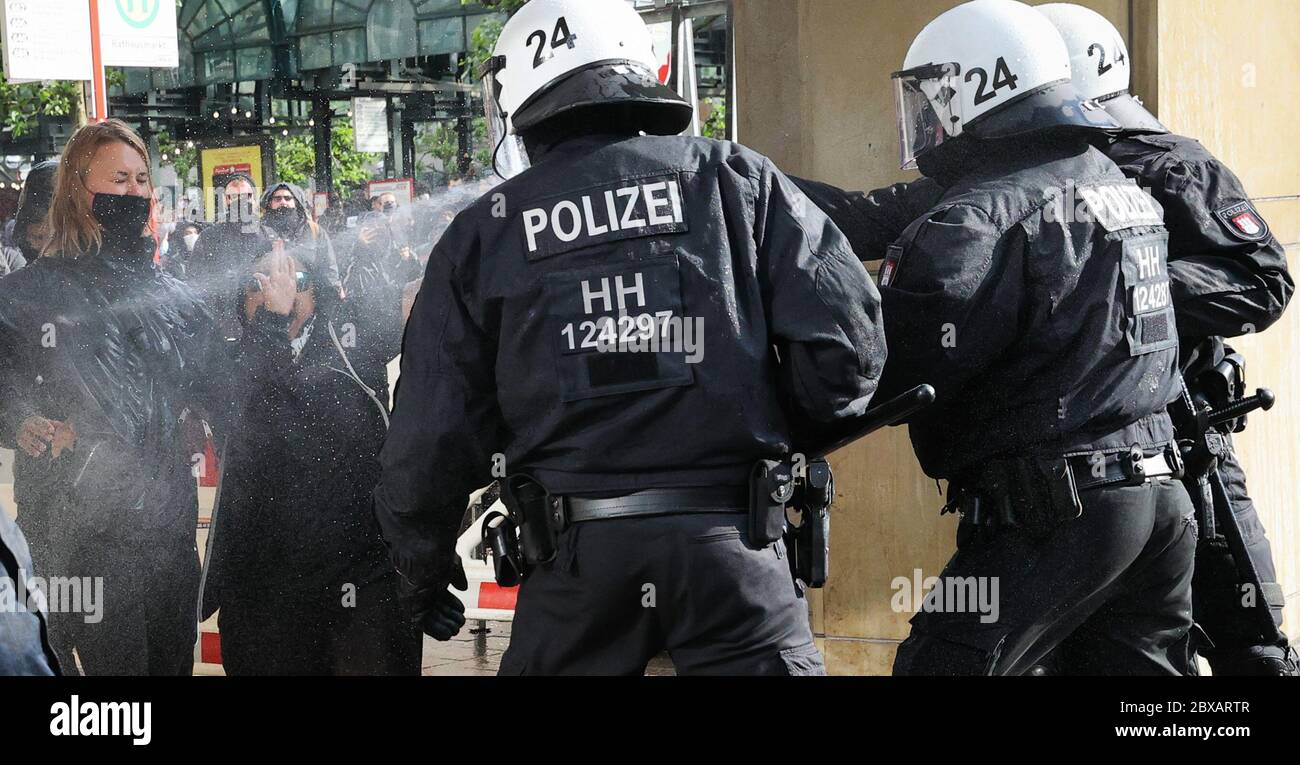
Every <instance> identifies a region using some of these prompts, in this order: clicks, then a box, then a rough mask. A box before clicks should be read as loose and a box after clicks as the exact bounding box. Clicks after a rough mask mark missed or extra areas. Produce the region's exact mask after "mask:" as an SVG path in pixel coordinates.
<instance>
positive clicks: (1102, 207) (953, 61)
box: [801, 0, 1196, 674]
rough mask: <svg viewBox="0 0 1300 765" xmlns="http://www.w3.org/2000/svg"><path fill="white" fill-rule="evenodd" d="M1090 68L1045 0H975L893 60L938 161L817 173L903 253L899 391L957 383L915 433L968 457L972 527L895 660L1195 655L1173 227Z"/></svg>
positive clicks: (814, 194)
mask: <svg viewBox="0 0 1300 765" xmlns="http://www.w3.org/2000/svg"><path fill="white" fill-rule="evenodd" d="M1069 78H1070V70H1069V61H1068V56H1067V54H1066V52H1065V47H1064V43H1063V42H1062V41H1061V40H1060V38H1059V36H1058V35H1056V34H1054V30H1053V29H1052V28H1051V26H1050V24H1048V23H1046V20H1045V19H1044V18H1043V17H1042V16H1039V15H1038V14H1036V13H1035V12H1034V11H1033V9H1031V8H1029V7H1028V6H1025V5H1022V4H1020V3H1016V2H1011V0H977V1H976V2H972V3H967V4H965V5H962V6H958V7H957V8H955V9H953V10H951V11H949V12H947V13H945V14H943V15H941V16H939V17H938V18H937V19H935V20H934V21H933V22H931V24H930V25H929V26H927V27H926V28H925V29H924V30H923V31H922V32H921V33H920V34H919V35H918V36H917V38H916V40H915V41H914V42H913V44H912V47H911V50H910V51H909V53H908V56H907V60H906V61H905V64H904V70H903V71H901V72H898V73H896V74H895V76H894V80H895V85H896V92H897V94H898V98H899V107H900V120H901V122H900V128H901V130H900V135H901V138H902V141H903V145H904V159H905V162H906V161H907V160H909V159H913V158H914V159H915V161H916V164H917V165H918V166H919V168H920V170H921V171H922V172H923V173H924V174H925V176H926V178H925V179H924V180H922V181H920V182H918V183H916V184H911V185H907V186H905V185H898V186H894V187H891V188H889V189H884V190H881V191H878V192H873V193H872V194H871V195H867V196H862V195H845V194H844V193H843V192H838V190H836V189H833V187H829V186H825V185H822V184H816V183H810V182H801V188H803V190H804V191H805V192H806V193H807V194H808V195H809V197H811V198H812V199H813V201H814V202H816V203H817V204H818V205H819V206H822V207H823V208H824V209H827V210H828V211H830V212H831V215H832V218H833V219H835V220H836V222H837V223H841V222H842V223H841V225H842V226H843V227H844V229H845V231H846V232H847V233H848V235H849V237H850V239H851V241H853V242H854V244H855V249H857V250H858V254H859V256H860V257H863V258H864V259H872V258H873V257H880V258H882V263H881V266H880V274H879V279H880V286H881V294H882V300H883V301H884V306H885V314H886V316H887V323H886V329H887V333H888V341H889V348H890V360H889V363H888V364H887V365H886V370H885V375H884V377H883V378H882V382H881V392H880V394H879V395H881V396H887V395H889V394H890V393H893V392H896V391H898V390H900V389H902V388H904V387H907V386H908V385H911V384H914V383H916V382H920V381H928V382H931V383H932V384H933V385H934V387H935V389H936V391H937V394H938V399H937V402H936V405H935V407H933V408H932V409H931V410H929V411H928V412H926V413H923V414H921V415H919V416H916V417H914V418H913V419H912V421H911V437H912V441H913V445H914V447H915V449H916V453H917V457H918V459H919V460H920V462H921V465H922V467H923V468H924V469H925V471H926V472H927V473H928V474H929V475H931V476H934V477H936V478H945V479H948V482H949V487H948V488H949V503H948V505H947V507H946V508H945V509H946V510H951V511H956V512H959V513H960V514H961V522H960V524H959V531H958V551H957V552H956V554H955V555H954V556H953V558H952V559H951V560H950V561H949V563H948V565H947V567H946V568H945V570H944V572H943V574H942V575H941V577H940V582H939V584H938V585H937V586H936V588H935V590H934V591H932V593H931V596H930V598H929V600H928V601H927V604H926V606H925V607H923V608H922V610H921V612H920V613H918V614H917V616H916V617H915V618H914V619H913V620H912V633H911V635H910V636H909V637H908V639H907V640H906V641H905V642H904V643H903V644H902V646H900V649H899V652H898V656H897V659H896V662H895V665H894V671H895V673H896V674H1020V673H1024V672H1027V671H1029V670H1030V669H1031V668H1032V667H1034V666H1035V665H1036V664H1037V663H1038V662H1039V661H1041V660H1042V659H1043V658H1044V657H1045V656H1047V655H1048V654H1049V653H1053V652H1054V653H1055V655H1056V656H1059V657H1068V658H1069V662H1068V665H1067V666H1068V667H1069V671H1071V672H1074V673H1080V674H1188V673H1190V672H1192V666H1191V657H1190V650H1189V643H1190V634H1191V629H1192V619H1191V595H1190V585H1191V578H1192V559H1193V554H1194V549H1195V543H1196V531H1195V522H1194V519H1193V512H1192V506H1191V503H1190V501H1189V499H1188V496H1187V493H1186V491H1185V489H1184V488H1183V486H1182V484H1181V483H1180V482H1179V481H1177V480H1176V475H1177V474H1178V471H1179V470H1180V462H1179V453H1178V451H1177V449H1176V448H1175V446H1174V444H1173V435H1174V432H1173V426H1172V423H1171V420H1170V417H1169V415H1168V414H1167V413H1166V411H1165V407H1166V405H1167V404H1168V403H1169V402H1170V401H1172V400H1173V399H1174V398H1175V397H1176V396H1177V395H1178V392H1179V377H1178V370H1177V333H1176V326H1175V322H1174V318H1173V314H1172V306H1171V304H1170V298H1169V273H1168V269H1167V267H1166V253H1165V242H1166V239H1167V236H1168V235H1167V233H1166V232H1165V230H1164V228H1163V227H1162V226H1161V223H1160V219H1161V213H1160V210H1159V207H1158V205H1155V204H1153V203H1151V202H1150V200H1149V198H1147V196H1146V195H1145V194H1143V193H1142V192H1141V191H1140V190H1139V189H1138V188H1137V186H1136V185H1135V184H1133V183H1132V181H1129V180H1127V179H1125V178H1124V176H1123V174H1122V173H1120V171H1119V169H1118V168H1117V167H1116V166H1115V165H1114V163H1112V162H1110V161H1109V160H1108V159H1107V158H1106V157H1105V156H1104V155H1103V154H1102V153H1101V152H1100V151H1098V150H1097V149H1095V148H1093V147H1091V146H1090V145H1089V144H1088V143H1087V140H1086V136H1087V134H1088V133H1090V132H1094V131H1097V130H1100V129H1106V128H1110V129H1113V128H1114V126H1115V123H1114V122H1113V121H1111V120H1110V119H1109V118H1108V117H1107V116H1106V115H1105V113H1104V112H1103V111H1101V110H1100V109H1099V108H1096V106H1095V104H1089V103H1086V102H1084V101H1083V99H1081V98H1080V97H1079V95H1078V93H1077V91H1076V90H1075V89H1074V88H1073V86H1072V85H1071V84H1070V81H1069ZM1080 209H1082V210H1084V211H1086V214H1083V215H1080V214H1078V211H1079V210H1080ZM909 219H911V220H909ZM904 221H907V222H906V223H904ZM900 225H901V226H902V231H901V234H898V235H897V236H895V234H896V233H898V229H899V226H900ZM894 239H896V241H893V240H894ZM980 578H986V579H988V580H992V581H996V582H997V583H998V585H999V592H1000V604H999V614H998V617H997V618H995V619H990V618H989V615H987V614H983V613H976V612H969V611H968V610H963V609H961V608H959V607H958V606H959V604H960V592H959V590H962V588H965V587H969V586H971V585H972V584H976V583H978V581H979V579H980Z"/></svg>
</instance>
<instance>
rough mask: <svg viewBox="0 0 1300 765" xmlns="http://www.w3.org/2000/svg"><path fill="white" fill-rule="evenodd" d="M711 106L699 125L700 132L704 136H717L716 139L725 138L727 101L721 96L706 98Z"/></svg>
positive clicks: (722, 139)
mask: <svg viewBox="0 0 1300 765" xmlns="http://www.w3.org/2000/svg"><path fill="white" fill-rule="evenodd" d="M705 100H706V101H708V102H709V105H710V106H711V107H712V108H711V109H710V110H709V116H708V118H707V119H705V120H704V124H703V125H701V126H700V133H701V134H702V135H703V136H704V137H705V138H717V139H718V140H721V141H725V140H727V102H726V101H724V100H722V99H721V98H707V99H705Z"/></svg>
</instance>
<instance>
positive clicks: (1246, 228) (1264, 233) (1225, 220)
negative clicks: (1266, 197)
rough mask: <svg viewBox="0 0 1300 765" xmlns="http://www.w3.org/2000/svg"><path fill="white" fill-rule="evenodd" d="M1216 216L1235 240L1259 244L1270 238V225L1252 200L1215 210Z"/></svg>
mask: <svg viewBox="0 0 1300 765" xmlns="http://www.w3.org/2000/svg"><path fill="white" fill-rule="evenodd" d="M1214 215H1215V217H1217V218H1218V219H1219V222H1220V223H1222V224H1223V225H1224V227H1225V228H1227V229H1228V233H1229V234H1232V236H1233V238H1235V239H1240V240H1242V241H1244V242H1259V241H1263V240H1264V239H1267V238H1268V224H1267V223H1265V222H1264V219H1263V218H1262V217H1260V214H1259V213H1258V212H1257V211H1256V210H1255V206H1254V205H1252V204H1251V203H1250V200H1246V201H1245V202H1237V203H1236V204H1231V205H1228V206H1227V207H1223V208H1221V209H1218V210H1215V211H1214Z"/></svg>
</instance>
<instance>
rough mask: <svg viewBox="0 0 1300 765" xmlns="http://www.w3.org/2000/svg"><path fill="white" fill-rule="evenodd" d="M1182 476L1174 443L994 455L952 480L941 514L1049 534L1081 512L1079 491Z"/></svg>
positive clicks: (1138, 484)
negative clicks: (1059, 454)
mask: <svg viewBox="0 0 1300 765" xmlns="http://www.w3.org/2000/svg"><path fill="white" fill-rule="evenodd" d="M1181 475H1182V458H1181V456H1180V455H1179V452H1178V447H1177V446H1176V445H1175V444H1174V443H1173V442H1170V443H1168V444H1166V445H1164V446H1161V447H1156V448H1153V449H1143V448H1142V447H1140V446H1137V445H1134V446H1132V447H1130V448H1129V449H1128V450H1127V451H1118V452H1102V451H1100V450H1098V451H1095V452H1088V453H1079V454H1070V455H1068V456H1062V457H1043V456H1027V457H999V458H992V459H989V460H986V461H985V462H984V463H983V464H982V465H981V467H980V468H979V469H977V470H972V471H969V472H968V473H966V474H965V475H963V476H961V477H960V478H957V479H955V480H953V481H951V482H949V485H948V504H946V505H945V506H944V508H943V512H945V513H947V512H954V511H957V512H960V513H961V515H962V520H963V522H964V523H968V524H973V525H975V526H995V527H997V526H1010V527H1016V528H1021V529H1024V530H1025V531H1028V532H1030V533H1037V534H1046V533H1050V532H1051V531H1052V530H1053V529H1055V528H1056V527H1057V526H1058V525H1059V524H1061V523H1063V522H1065V521H1068V520H1070V519H1073V518H1078V517H1079V516H1080V515H1082V514H1083V502H1082V501H1081V500H1080V498H1079V495H1080V494H1081V493H1083V492H1085V491H1089V490H1092V489H1100V488H1107V487H1118V486H1141V485H1142V484H1144V483H1146V482H1148V481H1156V480H1163V479H1166V478H1178V477H1180V476H1181Z"/></svg>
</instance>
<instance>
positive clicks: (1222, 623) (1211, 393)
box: [1037, 3, 1300, 675]
mask: <svg viewBox="0 0 1300 765" xmlns="http://www.w3.org/2000/svg"><path fill="white" fill-rule="evenodd" d="M1037 10H1038V11H1040V12H1042V13H1043V14H1044V15H1046V16H1047V18H1048V19H1049V20H1050V21H1051V22H1052V23H1053V24H1054V25H1055V26H1056V28H1057V30H1058V31H1059V32H1060V33H1061V36H1062V38H1063V39H1064V40H1065V43H1066V46H1067V48H1068V49H1069V51H1070V55H1071V58H1072V60H1073V62H1074V67H1073V75H1074V83H1075V86H1076V87H1078V88H1079V90H1080V91H1081V92H1082V94H1083V95H1084V96H1085V97H1087V98H1096V99H1097V100H1098V101H1099V102H1100V103H1101V104H1102V106H1103V107H1104V108H1105V109H1106V111H1107V112H1108V113H1109V114H1110V115H1111V116H1112V117H1113V118H1114V119H1115V120H1116V122H1118V123H1119V124H1120V126H1121V129H1120V130H1118V131H1116V132H1115V133H1114V134H1113V142H1111V143H1110V144H1109V145H1108V146H1106V152H1107V154H1108V155H1109V156H1110V158H1111V159H1112V160H1114V161H1115V163H1116V164H1118V165H1119V166H1120V169H1122V170H1123V171H1124V173H1125V175H1128V176H1129V177H1131V178H1135V179H1136V180H1137V181H1138V183H1139V184H1141V186H1142V187H1143V188H1144V189H1147V190H1148V191H1149V192H1150V193H1151V195H1152V196H1153V197H1154V198H1155V199H1156V200H1157V201H1158V202H1159V203H1160V205H1161V206H1162V207H1163V208H1164V211H1165V225H1166V226H1167V227H1168V228H1169V260H1170V262H1169V271H1170V276H1171V280H1172V286H1173V299H1174V308H1175V315H1176V316H1177V319H1178V335H1179V340H1180V345H1181V348H1180V365H1181V368H1182V370H1183V376H1184V378H1185V380H1186V382H1187V386H1188V390H1189V396H1190V398H1191V399H1193V400H1199V401H1205V402H1207V403H1208V404H1210V405H1212V406H1223V405H1224V404H1225V403H1226V402H1225V401H1224V396H1225V394H1226V395H1240V390H1244V388H1245V380H1244V379H1242V378H1243V375H1244V362H1242V360H1241V357H1240V355H1239V354H1236V353H1235V352H1234V351H1233V349H1232V348H1231V347H1230V346H1227V345H1225V343H1224V341H1223V338H1224V337H1234V336H1238V335H1243V334H1246V333H1249V332H1258V331H1261V330H1264V329H1266V328H1267V327H1269V326H1271V325H1272V324H1273V323H1274V322H1276V321H1277V320H1278V318H1279V317H1280V316H1281V315H1282V311H1283V310H1284V309H1285V308H1286V305H1287V302H1288V301H1289V300H1290V298H1291V294H1292V292H1293V291H1294V289H1295V285H1294V282H1293V281H1292V279H1291V275H1290V273H1289V272H1288V270H1287V262H1286V253H1285V251H1284V249H1283V247H1282V245H1281V244H1280V243H1278V241H1277V239H1276V238H1274V237H1273V235H1272V233H1271V232H1270V230H1269V227H1268V224H1267V222H1265V220H1264V218H1263V216H1261V215H1260V214H1259V212H1258V210H1256V209H1255V207H1254V205H1253V204H1252V203H1251V201H1250V197H1249V196H1248V195H1247V194H1246V190H1245V189H1244V188H1243V187H1242V184H1241V182H1240V181H1239V180H1238V179H1237V177H1236V176H1235V175H1234V174H1233V173H1232V171H1231V170H1229V169H1228V168H1227V167H1226V166H1224V165H1223V163H1221V162H1220V161H1219V160H1217V159H1216V158H1215V157H1213V156H1212V155H1211V154H1210V153H1209V152H1208V151H1206V150H1205V147H1203V146H1202V145H1201V144H1200V143H1199V142H1197V141H1196V140H1194V139H1191V138H1187V137H1184V136H1180V135H1175V134H1172V133H1170V132H1169V131H1168V130H1167V129H1166V128H1165V126H1164V125H1162V124H1161V123H1160V121H1159V120H1157V119H1156V118H1155V116H1153V115H1152V114H1151V113H1150V112H1148V111H1147V109H1146V108H1145V107H1144V106H1143V105H1142V104H1141V102H1140V101H1138V100H1137V99H1136V98H1134V97H1133V96H1131V95H1130V94H1129V80H1130V68H1129V63H1128V55H1127V50H1126V49H1125V47H1124V42H1123V37H1122V36H1121V35H1120V34H1119V32H1118V31H1117V30H1116V29H1115V28H1114V26H1112V25H1111V23H1110V22H1109V21H1107V20H1106V18H1105V17H1103V16H1101V15H1100V14H1098V13H1096V12H1094V11H1092V10H1090V9H1088V8H1084V7H1082V6H1078V5H1073V4H1070V3H1051V4H1048V5H1043V6H1038V8H1037ZM1107 51H1108V52H1109V53H1110V56H1109V59H1108V63H1109V64H1110V66H1100V65H1099V64H1098V54H1099V53H1101V55H1105V54H1106V52H1107ZM1232 388H1237V389H1239V391H1238V392H1237V393H1236V394H1232V393H1230V390H1231V389H1232ZM1232 429H1233V428H1232V427H1224V426H1219V427H1217V428H1215V429H1214V430H1215V431H1216V432H1215V435H1217V436H1219V437H1221V440H1222V444H1223V446H1222V453H1221V455H1220V456H1219V458H1218V460H1217V465H1212V466H1207V471H1206V472H1207V473H1209V475H1201V476H1196V475H1188V476H1187V486H1188V491H1189V492H1190V493H1191V495H1192V498H1193V500H1194V501H1196V502H1197V503H1198V509H1200V510H1201V511H1202V512H1204V511H1205V510H1206V509H1208V508H1210V507H1211V506H1212V504H1213V503H1212V501H1211V499H1210V497H1209V496H1208V495H1209V494H1210V493H1211V492H1210V491H1209V489H1210V487H1209V486H1208V485H1207V484H1208V483H1211V482H1213V481H1214V480H1216V479H1215V478H1214V474H1216V473H1217V476H1218V478H1217V480H1221V481H1222V485H1223V487H1224V489H1225V490H1226V498H1227V500H1228V504H1230V505H1231V511H1232V515H1233V516H1234V517H1235V524H1236V525H1237V526H1238V527H1239V529H1240V533H1241V538H1242V541H1243V542H1244V545H1243V546H1244V551H1243V552H1244V554H1245V555H1246V556H1247V557H1249V559H1250V561H1251V563H1252V564H1253V569H1254V571H1255V573H1256V575H1257V577H1256V578H1257V579H1258V580H1259V581H1251V582H1247V581H1242V578H1241V577H1240V576H1239V575H1238V569H1239V567H1238V566H1237V565H1235V562H1234V561H1233V560H1232V553H1231V552H1230V551H1228V550H1227V549H1226V548H1225V546H1223V545H1219V544H1214V543H1213V542H1214V540H1213V539H1207V538H1205V537H1206V534H1205V532H1207V531H1208V529H1207V528H1206V527H1207V526H1212V525H1213V524H1212V523H1211V524H1202V529H1201V531H1202V532H1203V533H1202V537H1203V540H1202V544H1201V545H1200V547H1199V549H1198V552H1197V563H1196V577H1195V580H1194V583H1193V588H1192V589H1193V600H1194V604H1195V616H1196V622H1197V624H1198V625H1199V626H1200V627H1201V628H1203V629H1204V630H1205V632H1206V633H1207V635H1208V637H1209V642H1208V644H1206V645H1203V646H1201V647H1200V652H1201V653H1202V654H1203V655H1204V656H1205V657H1206V659H1207V660H1208V661H1209V663H1210V666H1211V669H1212V671H1213V672H1214V674H1216V675H1296V674H1298V673H1300V670H1298V669H1297V662H1296V656H1295V651H1294V649H1292V648H1291V646H1290V645H1289V642H1288V640H1287V637H1286V635H1285V634H1284V633H1282V632H1281V631H1280V628H1281V625H1282V606H1283V603H1284V601H1283V597H1282V588H1281V586H1280V585H1279V584H1278V577H1277V569H1276V566H1275V565H1274V563H1273V556H1272V551H1271V549H1270V547H1269V543H1268V539H1267V537H1266V536H1265V533H1264V527H1263V524H1262V523H1261V522H1260V519H1259V514H1258V512H1257V511H1256V509H1255V506H1254V503H1253V502H1252V501H1251V499H1250V496H1249V494H1248V493H1247V491H1246V475H1245V472H1244V471H1243V470H1242V467H1241V463H1240V461H1239V460H1238V459H1237V456H1236V454H1235V453H1234V452H1233V450H1232V442H1231V437H1230V431H1231V430H1232ZM1237 429H1240V426H1239V427H1238V428H1237ZM1207 479H1209V480H1207ZM1210 512H1213V511H1212V510H1211V511H1210ZM1258 601H1264V602H1266V604H1267V610H1268V611H1270V612H1271V614H1270V616H1271V617H1272V618H1271V622H1272V624H1271V625H1269V624H1267V622H1268V621H1270V620H1269V619H1265V620H1264V621H1265V624H1264V625H1263V628H1262V629H1261V627H1260V626H1259V625H1258V624H1257V620H1255V619H1253V618H1251V614H1250V611H1251V609H1252V608H1253V604H1254V603H1255V602H1258Z"/></svg>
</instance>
